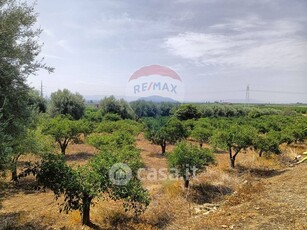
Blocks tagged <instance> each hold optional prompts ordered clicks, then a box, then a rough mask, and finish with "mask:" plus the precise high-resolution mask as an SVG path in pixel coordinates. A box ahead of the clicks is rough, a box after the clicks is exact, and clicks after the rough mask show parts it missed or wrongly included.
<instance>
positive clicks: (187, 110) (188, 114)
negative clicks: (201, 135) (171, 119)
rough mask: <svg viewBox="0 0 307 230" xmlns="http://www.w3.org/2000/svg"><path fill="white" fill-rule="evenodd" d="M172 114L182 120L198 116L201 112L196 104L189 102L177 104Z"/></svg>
mask: <svg viewBox="0 0 307 230" xmlns="http://www.w3.org/2000/svg"><path fill="white" fill-rule="evenodd" d="M174 115H175V117H177V118H178V119H179V120H181V121H182V120H189V119H197V118H200V115H201V114H200V112H199V111H198V108H197V107H196V106H194V105H191V104H183V105H181V106H179V108H178V109H177V110H176V112H175V114H174Z"/></svg>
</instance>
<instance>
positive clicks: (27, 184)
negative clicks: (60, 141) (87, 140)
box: [0, 135, 307, 230]
mask: <svg viewBox="0 0 307 230" xmlns="http://www.w3.org/2000/svg"><path fill="white" fill-rule="evenodd" d="M137 147H138V148H139V149H140V150H141V156H142V159H143V162H144V164H145V171H144V172H143V178H145V179H143V180H142V181H143V184H144V186H145V187H146V188H147V189H148V190H149V191H150V195H151V198H152V202H151V204H150V206H149V207H148V209H147V211H146V212H145V213H144V214H143V215H142V217H141V218H140V220H138V221H135V220H133V218H132V216H131V214H129V213H125V212H124V211H123V208H122V206H121V204H120V203H118V202H113V201H109V200H102V199H96V200H95V205H94V206H93V207H92V209H91V218H92V221H93V223H94V224H95V225H94V226H93V228H94V229H169V230H172V229H176V230H178V229H195V230H198V229H268V230H271V229H302V230H303V229H307V164H306V163H302V164H300V165H293V167H290V166H289V163H288V158H287V157H284V156H282V157H279V158H277V157H273V158H269V159H265V158H263V157H262V158H259V157H258V156H257V154H256V153H254V152H252V151H247V152H245V153H240V154H239V155H238V158H237V162H236V163H237V168H236V169H235V170H229V169H228V155H227V153H223V152H219V153H216V154H215V155H216V158H217V162H218V163H217V165H215V166H212V167H209V168H208V170H207V171H206V172H204V173H203V174H201V175H199V176H198V177H197V178H196V179H194V180H193V181H192V182H191V189H190V190H188V191H186V190H184V189H183V186H182V184H183V183H182V181H181V180H179V181H170V180H168V179H166V180H165V179H164V180H150V179H148V175H149V174H150V173H151V172H152V169H156V170H158V169H160V168H167V161H166V158H165V157H164V156H162V155H161V148H160V146H156V145H152V144H151V143H150V142H148V141H147V140H145V139H144V137H143V135H139V136H138V138H137ZM285 148H286V147H285ZM172 150H173V146H171V145H169V146H167V152H171V151H172ZM290 150H291V152H292V153H295V154H297V153H300V152H301V151H306V145H303V146H294V147H291V148H290ZM290 150H289V149H284V150H283V151H284V152H289V151H290ZM95 154H97V150H96V149H94V148H92V147H90V146H87V145H84V144H83V145H72V146H71V147H69V149H68V154H67V156H66V158H67V161H68V162H69V164H80V165H83V164H85V163H86V162H87V160H88V159H90V158H91V157H92V156H94V155H95ZM29 159H33V158H32V157H31V156H29V157H28V156H27V157H24V158H22V159H21V165H22V163H23V161H27V160H29ZM280 159H282V160H283V164H280ZM284 163H286V165H285V164H284ZM167 175H168V174H167ZM34 185H35V183H34V181H33V178H31V177H29V178H26V179H23V180H21V181H20V182H19V183H18V184H14V183H12V182H10V180H9V177H7V178H2V179H0V230H2V229H90V228H89V227H83V226H81V225H80V215H79V213H78V212H77V211H76V212H72V213H69V214H65V213H60V212H59V206H58V203H60V201H56V200H55V199H54V196H53V194H52V193H51V192H50V191H37V190H35V189H34ZM204 205H209V206H210V207H212V208H213V209H212V210H213V211H212V212H211V211H209V212H205V213H203V212H201V213H196V214H195V213H194V211H195V209H196V208H198V207H202V206H204Z"/></svg>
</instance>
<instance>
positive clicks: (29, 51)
mask: <svg viewBox="0 0 307 230" xmlns="http://www.w3.org/2000/svg"><path fill="white" fill-rule="evenodd" d="M0 9H1V10H0V79H1V80H0V124H1V127H0V132H1V134H0V138H2V141H3V142H2V143H1V149H0V150H1V152H0V155H1V157H0V159H1V160H4V159H8V158H7V157H5V155H7V154H9V153H10V152H11V151H10V148H11V147H10V146H11V145H12V143H11V140H14V139H16V138H18V136H20V135H23V133H24V132H26V129H27V126H28V124H29V123H30V120H31V118H32V117H31V115H32V106H29V104H31V103H30V87H29V86H28V85H27V83H26V79H27V77H28V76H29V75H33V74H35V73H36V72H37V71H38V70H39V69H46V70H47V71H49V72H51V71H53V69H52V68H50V67H48V66H47V65H46V64H45V63H44V62H43V59H38V55H39V54H40V51H41V47H42V45H41V44H40V43H39V42H38V39H39V35H40V34H41V31H42V30H41V29H36V28H37V27H36V26H35V23H36V21H37V14H36V13H35V11H34V7H33V6H31V5H28V4H27V3H25V2H20V1H15V0H3V1H0ZM3 163H5V162H2V164H3ZM0 164H1V162H0Z"/></svg>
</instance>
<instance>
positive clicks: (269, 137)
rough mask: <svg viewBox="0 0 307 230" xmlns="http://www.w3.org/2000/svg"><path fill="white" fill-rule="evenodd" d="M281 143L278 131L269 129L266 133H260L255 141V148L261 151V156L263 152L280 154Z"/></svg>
mask: <svg viewBox="0 0 307 230" xmlns="http://www.w3.org/2000/svg"><path fill="white" fill-rule="evenodd" d="M279 144H280V136H279V134H278V132H276V131H269V132H268V133H266V134H258V135H257V136H256V137H255V140H254V143H253V145H254V148H255V150H258V151H259V156H261V155H262V153H267V154H270V153H275V154H279V153H280V149H279Z"/></svg>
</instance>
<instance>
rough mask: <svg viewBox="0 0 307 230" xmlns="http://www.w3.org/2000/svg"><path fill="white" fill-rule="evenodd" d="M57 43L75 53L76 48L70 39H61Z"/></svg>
mask: <svg viewBox="0 0 307 230" xmlns="http://www.w3.org/2000/svg"><path fill="white" fill-rule="evenodd" d="M57 45H58V46H60V47H61V48H62V49H63V50H65V51H66V52H68V53H74V50H73V49H72V47H71V46H70V43H69V41H67V40H59V41H57Z"/></svg>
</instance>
